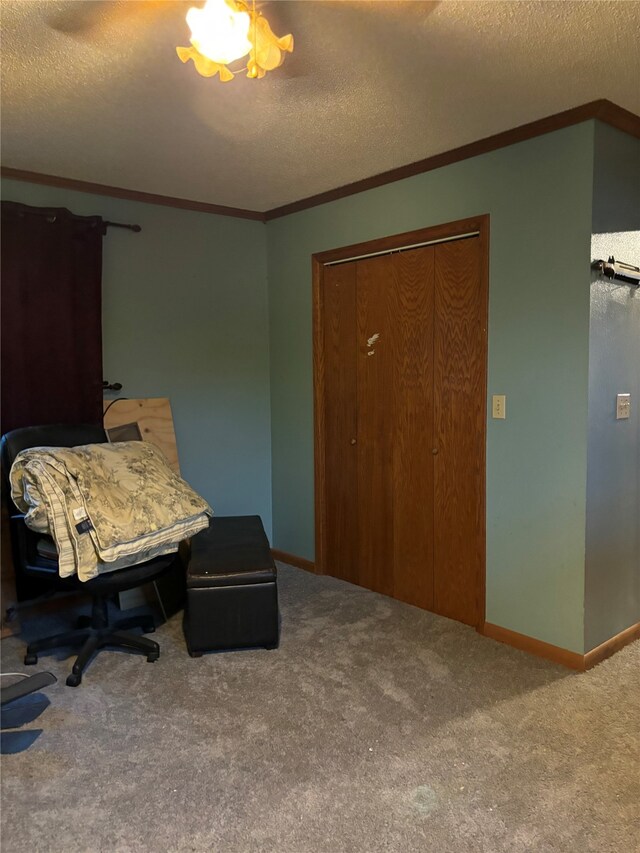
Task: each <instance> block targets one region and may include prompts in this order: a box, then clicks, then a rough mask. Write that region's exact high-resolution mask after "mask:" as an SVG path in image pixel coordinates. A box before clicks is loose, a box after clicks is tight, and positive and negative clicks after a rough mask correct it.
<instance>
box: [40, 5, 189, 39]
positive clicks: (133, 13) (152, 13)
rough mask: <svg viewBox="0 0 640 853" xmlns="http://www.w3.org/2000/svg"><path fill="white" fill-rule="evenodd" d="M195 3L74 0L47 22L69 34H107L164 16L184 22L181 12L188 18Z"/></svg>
mask: <svg viewBox="0 0 640 853" xmlns="http://www.w3.org/2000/svg"><path fill="white" fill-rule="evenodd" d="M195 2H197V0H195ZM191 5H192V2H188V0H84V1H83V2H81V3H79V2H77V0H72V2H67V3H64V4H61V6H62V8H60V7H58V8H57V9H56V11H55V12H53V13H51V14H50V15H49V16H48V19H47V23H48V25H49V26H50V27H51V28H52V29H54V30H57V31H58V32H61V33H64V34H65V35H69V36H75V37H91V36H98V35H102V34H106V33H107V32H108V31H109V30H110V29H111V28H112V27H114V26H122V25H126V26H128V27H131V28H134V27H141V26H144V25H146V24H147V23H153V22H154V21H156V20H159V19H160V18H161V17H169V16H174V17H175V18H176V20H177V21H180V20H181V13H182V19H183V20H184V16H185V15H186V13H187V9H188V8H189V6H191Z"/></svg>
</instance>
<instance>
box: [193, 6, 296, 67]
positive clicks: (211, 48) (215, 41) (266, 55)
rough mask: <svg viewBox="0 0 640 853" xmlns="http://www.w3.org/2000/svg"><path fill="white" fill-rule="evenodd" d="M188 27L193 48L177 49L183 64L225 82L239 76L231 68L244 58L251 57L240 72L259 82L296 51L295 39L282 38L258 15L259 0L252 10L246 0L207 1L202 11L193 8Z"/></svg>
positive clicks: (262, 16)
mask: <svg viewBox="0 0 640 853" xmlns="http://www.w3.org/2000/svg"><path fill="white" fill-rule="evenodd" d="M187 24H189V28H190V29H191V39H190V41H191V47H177V48H176V52H177V54H178V56H179V57H180V59H181V60H182V61H183V62H188V61H189V60H190V59H192V60H193V64H194V65H195V67H196V71H197V72H198V74H201V75H202V76H203V77H215V75H216V74H219V75H220V80H221V81H222V82H223V83H226V82H227V81H228V80H233V77H234V74H237V73H238V70H236V71H231V69H230V68H228V65H229V64H230V63H231V62H235V61H236V60H238V59H242V57H244V56H247V55H248V57H249V58H248V59H247V64H246V67H245V68H241V69H239V71H244V70H246V72H247V77H251V78H254V79H255V78H259V77H264V75H265V74H266V72H267V71H272V70H273V69H274V68H277V67H278V66H279V65H282V63H283V62H284V54H285V53H292V52H293V36H292V35H286V36H282V37H281V38H278V37H277V36H276V35H275V34H274V33H273V31H272V29H271V27H270V26H269V23H268V21H267V19H266V18H265V17H264V15H263V14H262V13H261V12H256V4H255V0H253V3H252V5H251V7H249V5H248V3H245V2H244V0H207V2H206V3H205V5H204V7H203V8H202V9H199V8H197V7H192V8H191V9H189V11H188V12H187Z"/></svg>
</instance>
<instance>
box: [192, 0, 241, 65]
mask: <svg viewBox="0 0 640 853" xmlns="http://www.w3.org/2000/svg"><path fill="white" fill-rule="evenodd" d="M250 23H251V21H250V17H249V15H248V13H247V12H241V11H239V10H238V9H237V7H236V5H235V3H234V2H233V0H207V2H206V4H205V5H204V7H203V8H202V9H198V8H196V7H193V8H191V9H189V11H188V12H187V24H189V27H190V28H191V44H192V45H193V46H194V47H195V48H196V50H197V51H199V53H201V54H202V55H203V56H206V57H207V58H208V59H211V60H212V61H213V62H218V63H220V64H222V65H227V64H228V63H229V62H233V61H234V60H236V59H240V57H241V56H245V55H246V54H247V53H249V51H250V50H251V42H250V41H249V39H248V34H249V25H250Z"/></svg>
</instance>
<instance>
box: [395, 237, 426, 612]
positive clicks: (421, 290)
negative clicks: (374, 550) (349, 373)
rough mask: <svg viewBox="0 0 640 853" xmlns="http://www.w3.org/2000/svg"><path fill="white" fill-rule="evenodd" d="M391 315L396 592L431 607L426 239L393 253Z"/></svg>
mask: <svg viewBox="0 0 640 853" xmlns="http://www.w3.org/2000/svg"><path fill="white" fill-rule="evenodd" d="M391 258H392V269H393V280H392V281H390V282H389V286H390V298H391V310H392V314H393V316H394V318H395V324H394V325H395V347H394V350H395V359H394V362H395V363H394V380H393V395H394V414H395V424H394V436H395V440H394V443H393V525H394V536H393V545H394V554H393V566H394V584H393V586H394V596H395V597H396V598H399V599H401V600H402V601H407V602H409V603H411V604H415V605H417V606H418V607H424V608H428V609H431V608H432V607H433V454H432V449H433V322H434V317H433V300H434V264H435V250H434V248H433V247H432V246H429V247H425V248H422V249H412V250H411V251H408V252H401V253H398V254H394V255H392V256H391Z"/></svg>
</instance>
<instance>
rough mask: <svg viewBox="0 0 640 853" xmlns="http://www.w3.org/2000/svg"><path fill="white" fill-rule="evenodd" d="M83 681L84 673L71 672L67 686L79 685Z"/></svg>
mask: <svg viewBox="0 0 640 853" xmlns="http://www.w3.org/2000/svg"><path fill="white" fill-rule="evenodd" d="M81 681H82V675H80V673H79V672H71V673H69V675H68V676H67V687H77V686H78V685H79V684H80V682H81Z"/></svg>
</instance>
